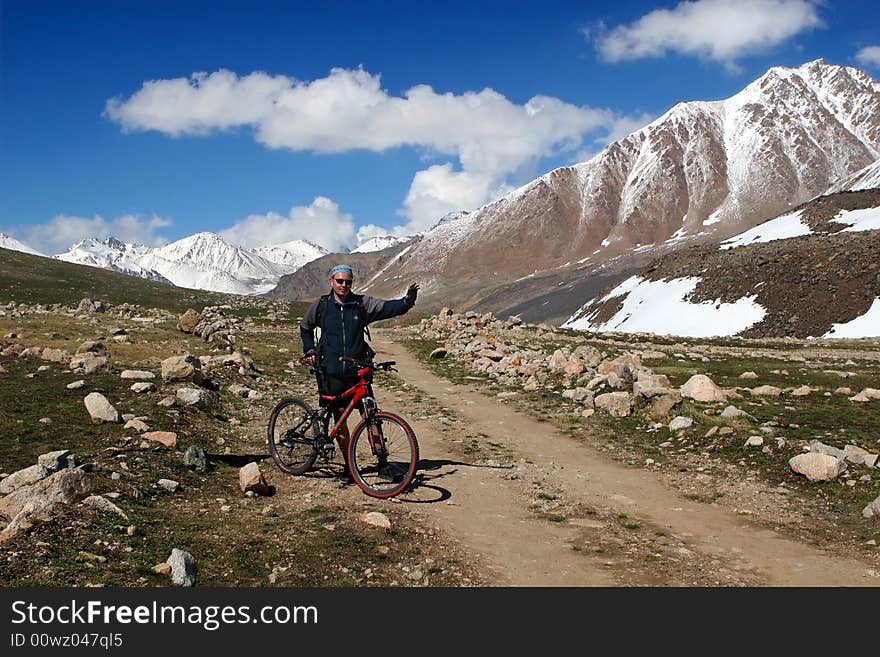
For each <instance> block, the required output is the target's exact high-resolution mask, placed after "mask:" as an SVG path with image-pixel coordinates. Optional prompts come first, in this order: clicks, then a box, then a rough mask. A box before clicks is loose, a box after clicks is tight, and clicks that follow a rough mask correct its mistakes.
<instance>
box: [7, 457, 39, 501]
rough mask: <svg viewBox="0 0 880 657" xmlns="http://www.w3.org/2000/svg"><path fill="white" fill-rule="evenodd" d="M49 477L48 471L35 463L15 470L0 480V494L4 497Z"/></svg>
mask: <svg viewBox="0 0 880 657" xmlns="http://www.w3.org/2000/svg"><path fill="white" fill-rule="evenodd" d="M48 475H49V469H48V468H46V467H45V466H43V465H40V464H39V463H37V464H36V465H32V466H30V467H27V468H24V469H23V470H17V471H16V472H13V473H12V474H11V475H9V476H8V477H6V478H4V479H2V480H0V494H3V495H6V494H7V493H11V492H12V491H14V490H16V489H19V488H22V487H24V486H30V485H31V484H34V483H36V482H38V481H39V480H40V479H43V478H45V477H47V476H48Z"/></svg>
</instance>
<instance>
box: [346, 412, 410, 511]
mask: <svg viewBox="0 0 880 657" xmlns="http://www.w3.org/2000/svg"><path fill="white" fill-rule="evenodd" d="M418 462H419V444H418V442H417V441H416V434H415V432H414V431H413V430H412V429H411V428H410V426H409V425H408V424H407V423H406V421H405V420H404V419H403V418H401V417H400V416H398V415H395V414H394V413H386V412H383V411H379V412H377V413H374V414H373V416H372V417H370V418H367V419H365V420H364V421H363V422H361V423H360V425H358V428H357V430H356V431H355V433H354V436H352V438H351V441H350V442H349V444H348V463H349V465H350V467H351V475H352V477H353V478H354V481H355V483H356V484H357V485H358V486H359V487H360V489H361V490H362V491H364V492H365V493H366V494H367V495H370V496H371V497H380V498H388V497H394V496H395V495H397V494H399V493H401V492H403V491H404V490H406V488H407V487H408V486H409V485H410V484H411V483H412V480H413V477H415V474H416V466H417V465H418Z"/></svg>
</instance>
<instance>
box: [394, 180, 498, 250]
mask: <svg viewBox="0 0 880 657" xmlns="http://www.w3.org/2000/svg"><path fill="white" fill-rule="evenodd" d="M492 182H493V179H492V177H491V176H487V175H484V174H476V173H468V172H466V171H453V169H452V165H451V164H449V163H447V164H437V165H435V166H432V167H429V168H428V169H425V170H424V171H419V172H418V173H416V175H415V177H414V178H413V182H412V185H411V186H410V188H409V192H408V193H407V195H406V199H405V200H404V202H403V205H404V207H403V209H402V210H400V211H399V212H400V214H403V215H405V216H406V217H408V218H409V219H410V221H409V223H408V224H407V225H406V227H403V228H402V230H404V231H406V232H407V234H412V233H417V232H420V231H423V230H426V229H428V228H430V227H431V226H433V225H434V224H435V223H436V222H437V220H438V219H439V218H440V217H442V216H443V215H445V214H448V213H450V212H455V211H458V210H462V209H464V210H471V209H473V208H475V207H479V206H480V205H482V204H483V203H484V202H485V201H486V200H487V199H488V198H489V197H490V191H491V188H490V186H491V185H492Z"/></svg>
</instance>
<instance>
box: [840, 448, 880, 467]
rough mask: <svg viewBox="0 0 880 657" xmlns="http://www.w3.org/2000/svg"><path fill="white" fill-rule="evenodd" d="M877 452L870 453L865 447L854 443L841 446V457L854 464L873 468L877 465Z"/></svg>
mask: <svg viewBox="0 0 880 657" xmlns="http://www.w3.org/2000/svg"><path fill="white" fill-rule="evenodd" d="M878 456H880V455H877V454H872V453H871V452H869V451H868V450H866V449H862V448H861V447H858V446H856V445H845V446H844V448H843V458H844V459H845V460H846V461H847V462H848V463H852V464H854V465H864V466H867V467H869V468H873V467H874V466H876V465H877V459H878Z"/></svg>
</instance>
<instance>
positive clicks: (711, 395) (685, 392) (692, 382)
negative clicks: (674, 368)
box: [679, 374, 727, 402]
mask: <svg viewBox="0 0 880 657" xmlns="http://www.w3.org/2000/svg"><path fill="white" fill-rule="evenodd" d="M679 390H680V391H681V394H682V396H683V397H689V398H690V399H693V400H694V401H700V402H713V401H725V400H726V399H727V396H726V395H725V393H724V391H723V390H722V389H721V388H719V387H718V386H717V385H715V382H714V381H712V379H710V378H709V377H708V376H706V375H705V374H694V375H693V376H692V377H691V378H689V379H688V380H687V381H686V382H685V383H684V384H683V385H682V386H681V388H679Z"/></svg>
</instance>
